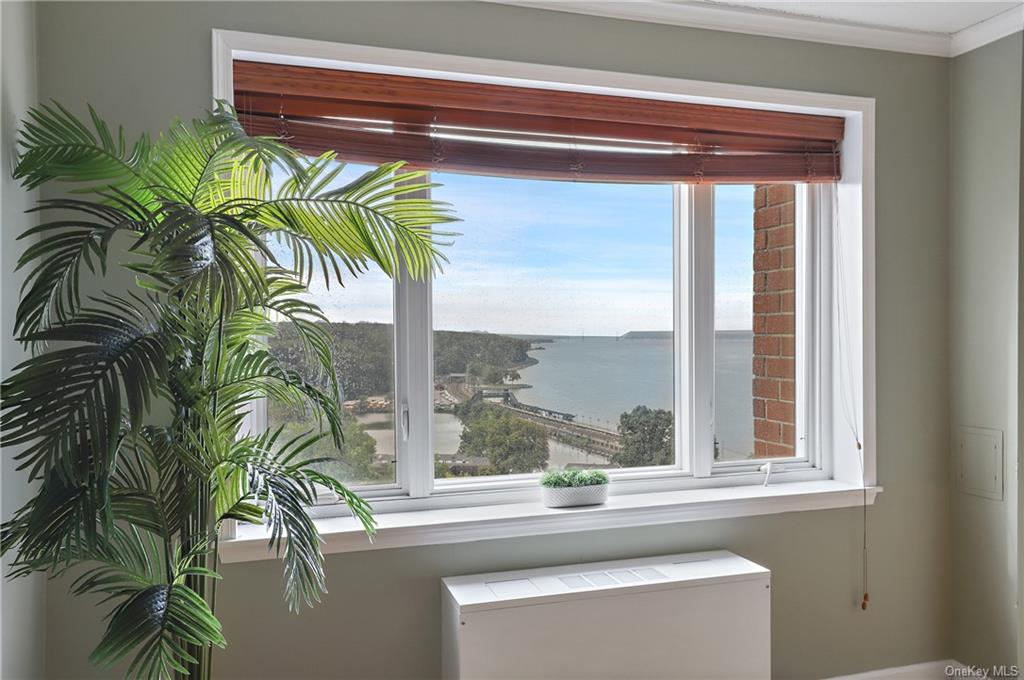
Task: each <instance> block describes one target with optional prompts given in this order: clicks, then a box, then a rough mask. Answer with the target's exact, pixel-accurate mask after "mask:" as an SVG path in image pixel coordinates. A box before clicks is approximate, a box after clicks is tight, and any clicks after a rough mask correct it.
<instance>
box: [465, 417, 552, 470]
mask: <svg viewBox="0 0 1024 680" xmlns="http://www.w3.org/2000/svg"><path fill="white" fill-rule="evenodd" d="M459 455H460V456H482V457H484V458H487V459H488V461H489V462H490V468H491V469H490V470H489V472H490V473H491V474H496V475H508V474H515V473H520V472H535V471H537V470H542V469H544V468H545V467H547V464H548V437H547V432H546V431H545V430H544V428H543V427H541V426H540V425H537V424H535V423H531V422H529V421H527V420H522V419H521V418H516V417H515V416H511V415H508V414H505V413H500V412H499V411H498V410H497V409H495V408H485V409H484V410H482V412H480V415H479V416H478V417H476V418H475V419H473V420H471V421H470V422H469V423H468V424H467V425H466V427H465V429H463V431H462V438H461V440H460V442H459Z"/></svg>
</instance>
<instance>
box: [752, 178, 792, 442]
mask: <svg viewBox="0 0 1024 680" xmlns="http://www.w3.org/2000/svg"><path fill="white" fill-rule="evenodd" d="M795 222H796V204H795V190H794V187H793V185H792V184H762V185H757V186H755V187H754V457H755V458H767V457H773V458H774V457H777V456H793V455H795V454H796V449H795V446H794V444H795V442H794V439H795V435H796V428H795V425H794V423H795V422H796V403H795V402H796V380H795V378H796V373H795V372H796V362H795V361H794V355H795V348H796V345H795V341H794V338H795V336H794V332H795V319H796V317H795V314H794V306H795V304H796V294H795V289H796V270H795V268H794V262H795V257H796V249H795V245H794V244H795V243H796V234H795V232H796V224H795Z"/></svg>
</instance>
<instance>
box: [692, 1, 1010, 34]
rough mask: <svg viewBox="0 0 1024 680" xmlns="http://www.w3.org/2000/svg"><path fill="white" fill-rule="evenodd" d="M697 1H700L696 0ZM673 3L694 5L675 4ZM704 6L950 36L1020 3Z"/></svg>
mask: <svg viewBox="0 0 1024 680" xmlns="http://www.w3.org/2000/svg"><path fill="white" fill-rule="evenodd" d="M698 1H700V0H698ZM673 4H693V2H675V3H673ZM703 4H709V5H718V6H720V7H721V6H726V7H729V8H733V9H736V10H739V11H744V10H747V11H753V12H765V13H774V14H780V15H790V16H794V17H801V18H807V19H816V20H819V21H822V20H824V21H826V22H829V23H837V24H851V25H858V26H873V27H878V28H886V29H897V30H903V31H914V32H921V33H937V34H944V35H952V34H954V33H958V32H960V31H962V30H964V29H966V28H970V27H971V26H974V25H975V24H979V23H981V22H983V21H985V20H986V19H991V18H992V17H994V16H996V15H997V14H1002V13H1003V12H1007V11H1010V10H1013V9H1014V8H1016V7H1019V6H1020V4H1021V3H1020V2H881V1H875V2H735V1H733V0H720V1H719V0H707V1H706V2H704V3H703Z"/></svg>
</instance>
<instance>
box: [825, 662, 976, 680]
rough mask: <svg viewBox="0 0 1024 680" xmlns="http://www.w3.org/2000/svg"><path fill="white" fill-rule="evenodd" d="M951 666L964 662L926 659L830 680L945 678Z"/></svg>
mask: <svg viewBox="0 0 1024 680" xmlns="http://www.w3.org/2000/svg"><path fill="white" fill-rule="evenodd" d="M950 666H952V667H954V668H962V667H963V664H961V663H959V662H957V661H953V660H952V659H945V660H939V661H925V662H924V663H915V664H914V665H912V666H898V667H895V668H879V669H878V670H874V671H867V672H865V673H855V674H854V675H841V676H836V677H834V678H831V679H830V680H945V678H948V677H949V675H948V674H947V673H946V669H947V668H949V667H950Z"/></svg>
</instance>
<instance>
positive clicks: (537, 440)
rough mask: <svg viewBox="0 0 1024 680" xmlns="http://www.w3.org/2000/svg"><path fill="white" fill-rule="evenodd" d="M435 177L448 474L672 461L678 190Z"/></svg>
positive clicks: (440, 432)
mask: <svg viewBox="0 0 1024 680" xmlns="http://www.w3.org/2000/svg"><path fill="white" fill-rule="evenodd" d="M432 179H433V180H434V181H437V182H439V183H440V184H441V187H440V188H438V189H437V190H436V195H437V197H438V198H442V199H444V200H446V201H448V202H450V203H452V204H453V205H456V206H461V208H460V210H461V217H462V218H463V220H464V221H463V222H462V223H461V224H460V225H459V231H460V232H461V236H459V237H458V238H457V239H456V244H455V246H454V247H453V248H452V249H451V252H450V253H449V256H450V258H451V264H450V265H449V266H447V267H446V269H445V273H444V275H443V276H439V277H438V278H436V279H435V280H434V282H433V312H434V314H433V316H434V338H433V341H434V378H433V382H434V461H435V462H434V464H435V468H436V474H437V476H438V477H442V478H450V477H460V476H468V477H472V476H492V475H507V474H517V473H535V472H540V471H542V470H545V469H567V468H576V469H583V468H604V469H617V468H643V467H651V466H674V465H675V463H676V451H675V442H674V436H673V430H674V415H673V414H674V404H673V373H674V372H673V351H672V345H673V315H672V296H673V273H672V266H673V257H672V247H673V218H672V187H671V185H665V184H653V185H651V184H607V183H597V182H594V183H590V182H562V181H537V180H527V179H514V178H501V177H489V176H476V175H459V174H453V173H436V174H434V175H433V176H432Z"/></svg>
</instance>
